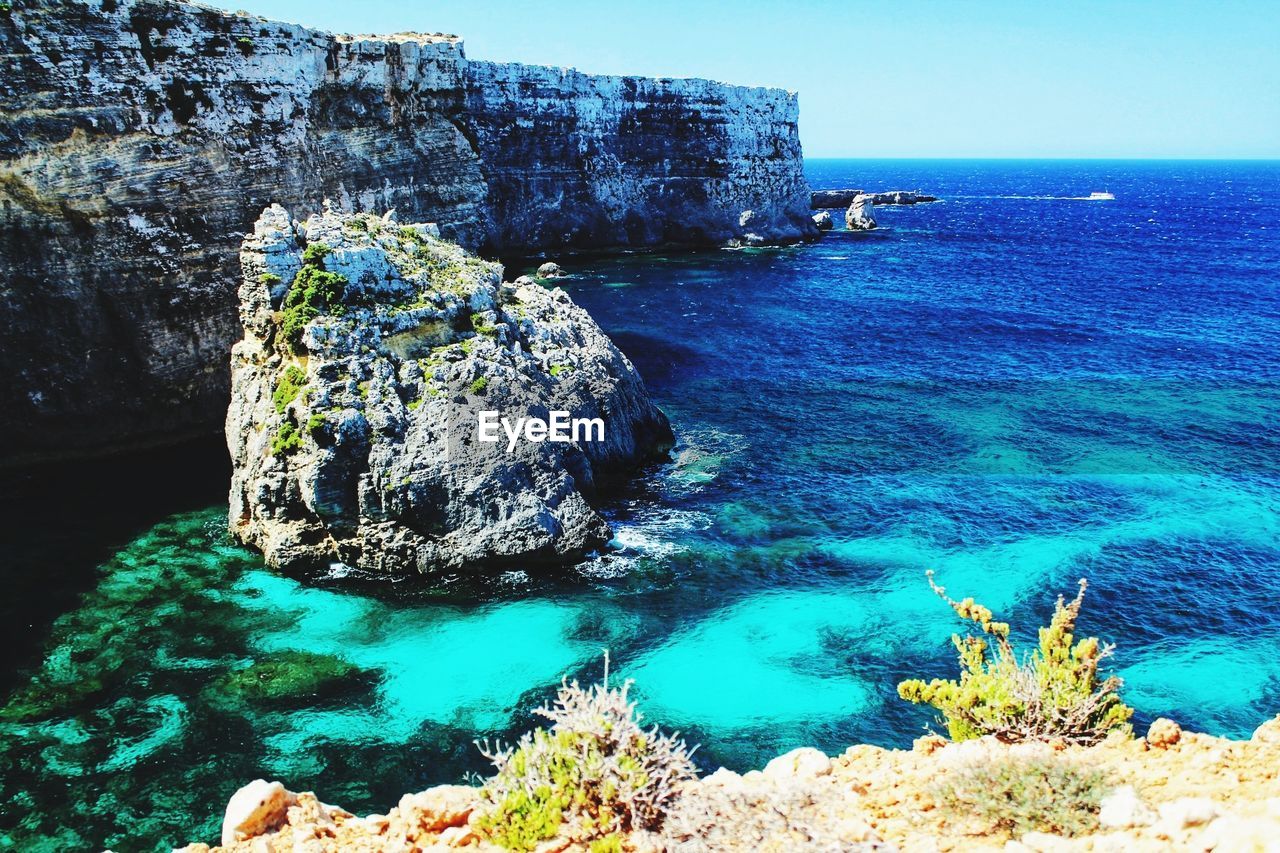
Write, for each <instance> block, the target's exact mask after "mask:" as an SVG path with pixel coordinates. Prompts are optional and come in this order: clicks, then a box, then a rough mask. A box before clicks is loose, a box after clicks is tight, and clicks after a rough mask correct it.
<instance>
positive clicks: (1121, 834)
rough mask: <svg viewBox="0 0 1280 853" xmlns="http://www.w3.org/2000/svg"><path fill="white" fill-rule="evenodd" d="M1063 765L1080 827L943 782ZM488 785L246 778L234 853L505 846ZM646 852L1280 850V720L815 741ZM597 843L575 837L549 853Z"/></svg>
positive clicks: (698, 806) (693, 803)
mask: <svg viewBox="0 0 1280 853" xmlns="http://www.w3.org/2000/svg"><path fill="white" fill-rule="evenodd" d="M1010 761H1013V762H1050V763H1054V764H1058V763H1062V764H1067V765H1070V766H1071V767H1074V768H1079V769H1080V770H1082V771H1089V772H1094V771H1096V772H1097V773H1098V774H1100V775H1101V777H1102V778H1103V779H1104V780H1105V792H1106V793H1105V796H1103V797H1102V799H1101V802H1100V803H1099V804H1098V805H1099V808H1098V809H1096V810H1095V811H1096V813H1092V814H1090V815H1088V816H1087V818H1088V820H1087V821H1086V824H1087V826H1088V828H1087V830H1086V831H1084V832H1080V833H1077V834H1075V835H1073V836H1072V837H1065V836H1063V835H1055V834H1051V833H1044V832H1022V833H1018V832H1016V831H1011V830H1009V829H1008V828H1005V827H1002V826H1001V825H999V822H995V823H993V822H992V821H990V820H989V819H988V817H989V816H984V815H983V814H982V813H981V812H980V810H964V809H956V808H954V807H952V806H948V805H947V804H946V803H945V802H943V801H942V799H941V798H940V795H939V791H940V790H942V789H943V788H944V787H945V786H946V784H947V782H948V780H949V779H953V778H958V777H959V776H960V775H962V774H965V773H966V772H969V771H971V770H972V769H973V768H975V767H991V766H995V765H999V764H1001V763H1002V762H1010ZM482 808H483V801H482V799H481V796H480V789H478V788H470V787H466V786H456V785H444V786H440V787H436V788H431V789H429V790H426V791H423V792H421V793H417V794H407V795H405V796H404V797H403V798H402V799H401V800H400V803H399V805H397V806H396V807H395V808H393V809H391V811H390V812H389V813H387V814H386V815H369V816H367V817H356V816H354V815H352V814H350V813H349V812H346V811H344V810H342V809H341V808H336V807H333V806H328V805H325V804H323V803H321V802H320V801H319V800H317V799H316V797H315V795H313V794H308V793H303V794H293V793H290V792H288V791H287V790H286V789H285V788H284V786H283V785H281V784H280V783H277V782H270V783H268V782H264V781H261V780H259V781H256V782H254V783H252V784H250V785H248V786H246V787H245V788H243V789H241V790H240V791H239V792H237V794H236V795H235V797H233V799H232V801H231V803H230V805H229V806H228V809H227V816H226V821H225V823H224V826H223V838H222V846H220V847H213V848H211V847H209V846H208V845H206V844H192V845H190V846H189V847H187V848H185V853H207V851H210V850H218V851H254V853H275V851H286V850H287V851H336V850H344V851H346V850H354V851H427V850H452V849H465V850H473V851H481V850H497V849H499V848H496V847H494V846H493V845H491V844H489V843H487V842H486V841H485V840H484V839H483V838H482V837H481V836H480V834H479V833H478V832H477V831H476V830H475V828H474V827H475V824H476V818H477V816H478V814H479V813H480V812H479V810H480V809H482ZM627 843H628V846H629V847H630V848H631V849H633V850H636V851H659V850H690V851H713V850H733V851H739V850H740V851H757V850H758V851H779V852H780V853H781V851H801V850H816V851H846V850H847V851H857V850H893V849H898V850H904V851H914V850H921V851H932V850H1005V851H1010V852H1011V853H1012V851H1018V853H1024V852H1025V851H1045V852H1046V853H1049V852H1050V851H1058V850H1107V851H1130V850H1138V851H1145V850H1151V851H1156V850H1170V849H1173V850H1196V851H1209V850H1213V851H1278V850H1280V716H1277V717H1276V718H1275V719H1273V720H1271V721H1269V722H1267V723H1264V724H1263V725H1262V726H1260V727H1259V728H1258V729H1257V731H1256V732H1255V733H1254V734H1253V737H1252V738H1251V739H1249V740H1244V741H1234V740H1228V739H1225V738H1218V737H1212V736H1209V735H1204V734H1196V733H1192V732H1184V731H1182V730H1181V729H1180V728H1179V727H1178V725H1177V724H1176V723H1173V722H1171V721H1168V720H1158V721H1156V723H1154V724H1153V725H1152V726H1151V729H1150V730H1149V732H1148V733H1147V735H1146V737H1138V738H1135V737H1132V736H1130V735H1119V734H1116V735H1112V736H1111V737H1110V738H1108V739H1107V740H1106V741H1104V742H1103V743H1100V744H1098V745H1096V746H1090V747H1079V746H1066V745H1063V744H1043V743H1026V744H1018V745H1006V744H1002V743H999V742H997V741H995V740H994V739H992V738H983V739H980V740H972V741H966V742H963V743H950V742H948V741H946V740H944V739H942V738H939V737H932V736H931V737H925V738H921V739H919V740H918V741H916V744H915V747H914V748H913V749H911V750H895V749H881V748H879V747H874V746H867V745H858V746H854V747H851V748H849V749H848V750H846V751H845V752H844V753H843V754H842V755H839V756H836V757H835V758H829V757H827V756H825V755H823V754H822V753H820V752H818V751H816V750H813V749H799V750H796V751H794V752H791V753H788V754H786V755H783V756H780V757H779V758H777V759H774V760H773V761H771V762H770V763H769V764H768V765H767V766H766V767H765V768H764V769H763V770H762V771H751V772H748V773H745V774H742V775H739V774H737V773H732V772H730V771H727V770H723V769H721V770H719V771H717V772H715V773H712V774H710V775H708V776H706V777H703V778H702V779H700V780H698V781H697V782H695V783H692V784H691V785H689V786H687V788H686V789H685V790H684V791H683V792H682V794H681V796H680V798H679V800H678V801H677V804H676V806H675V808H674V810H673V811H672V812H671V813H670V815H669V816H668V818H667V820H666V822H665V824H664V827H663V829H662V831H661V833H657V834H655V833H636V834H633V835H632V836H631V837H630V838H629V839H628V842H627ZM579 849H583V848H580V847H578V846H576V845H570V844H569V843H567V842H564V841H558V840H555V839H553V840H551V841H548V842H545V843H544V844H542V845H541V846H540V847H539V848H538V850H539V853H553V851H562V850H579Z"/></svg>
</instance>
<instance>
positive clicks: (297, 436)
mask: <svg viewBox="0 0 1280 853" xmlns="http://www.w3.org/2000/svg"><path fill="white" fill-rule="evenodd" d="M300 447H302V433H300V432H298V427H297V426H295V425H294V423H293V421H285V422H284V423H282V424H280V429H279V430H278V431H277V432H276V435H275V438H273V439H271V455H272V456H279V455H281V454H288V453H292V452H293V451H295V450H297V449H298V448H300Z"/></svg>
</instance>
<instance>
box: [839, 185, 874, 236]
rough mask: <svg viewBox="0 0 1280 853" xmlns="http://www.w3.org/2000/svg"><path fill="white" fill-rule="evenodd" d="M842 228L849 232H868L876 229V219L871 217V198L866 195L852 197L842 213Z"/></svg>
mask: <svg viewBox="0 0 1280 853" xmlns="http://www.w3.org/2000/svg"><path fill="white" fill-rule="evenodd" d="M844 226H845V228H848V229H849V230H850V231H870V230H871V229H872V228H875V227H876V219H875V217H874V216H872V215H871V196H869V195H867V194H866V193H863V194H862V195H858V196H854V198H853V201H852V202H850V203H849V209H848V210H846V211H845V212H844Z"/></svg>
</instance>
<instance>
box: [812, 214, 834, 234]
mask: <svg viewBox="0 0 1280 853" xmlns="http://www.w3.org/2000/svg"><path fill="white" fill-rule="evenodd" d="M813 224H814V225H816V226H818V230H819V231H830V230H831V229H832V228H834V227H835V222H834V221H833V220H832V219H831V214H830V213H827V212H826V211H825V210H820V211H818V212H817V213H815V214H814V215H813Z"/></svg>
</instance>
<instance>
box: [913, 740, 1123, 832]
mask: <svg viewBox="0 0 1280 853" xmlns="http://www.w3.org/2000/svg"><path fill="white" fill-rule="evenodd" d="M1107 789H1108V786H1107V784H1106V776H1105V775H1104V774H1103V773H1102V772H1100V771H1098V770H1092V769H1088V768H1084V767H1081V766H1079V765H1077V764H1074V763H1072V762H1068V761H1065V760H1063V759H1061V758H1004V759H1000V760H996V761H984V762H981V763H975V764H973V765H970V766H968V767H964V768H961V769H958V770H956V771H953V772H952V773H949V774H947V775H946V776H945V777H944V778H943V779H942V780H941V781H940V782H938V783H937V784H935V785H934V786H933V788H932V790H931V792H930V793H931V794H932V796H933V799H934V801H935V802H936V803H937V805H938V808H939V809H940V810H941V812H942V813H943V814H945V815H947V816H948V817H949V818H950V819H951V821H953V822H954V823H956V824H957V825H959V826H965V827H967V831H968V832H969V833H972V834H978V835H989V834H995V833H1003V834H1006V835H1009V836H1012V837H1014V838H1018V837H1021V836H1022V835H1025V834H1026V833H1028V832H1051V833H1053V834H1054V835H1066V836H1071V835H1086V834H1088V833H1090V832H1093V831H1094V830H1096V829H1097V828H1098V810H1099V808H1100V805H1101V803H1102V798H1103V796H1104V795H1105V794H1106V792H1107Z"/></svg>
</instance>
